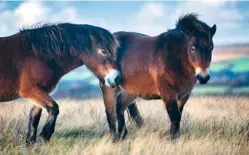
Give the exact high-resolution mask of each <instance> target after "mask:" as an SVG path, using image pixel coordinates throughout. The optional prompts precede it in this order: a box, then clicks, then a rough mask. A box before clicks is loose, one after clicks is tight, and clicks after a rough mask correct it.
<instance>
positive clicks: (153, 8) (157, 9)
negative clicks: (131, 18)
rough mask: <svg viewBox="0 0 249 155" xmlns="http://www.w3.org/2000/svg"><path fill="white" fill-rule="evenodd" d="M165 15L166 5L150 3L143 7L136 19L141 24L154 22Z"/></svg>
mask: <svg viewBox="0 0 249 155" xmlns="http://www.w3.org/2000/svg"><path fill="white" fill-rule="evenodd" d="M163 15H164V5H163V4H162V3H153V2H148V3H145V4H144V5H142V6H141V8H140V9H139V11H138V12H137V14H136V18H137V19H138V20H139V21H141V22H152V21H154V20H156V19H158V18H162V17H163Z"/></svg>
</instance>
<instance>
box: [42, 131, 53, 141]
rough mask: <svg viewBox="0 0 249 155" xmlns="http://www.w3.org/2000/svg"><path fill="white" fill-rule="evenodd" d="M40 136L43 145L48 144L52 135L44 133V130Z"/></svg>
mask: <svg viewBox="0 0 249 155" xmlns="http://www.w3.org/2000/svg"><path fill="white" fill-rule="evenodd" d="M40 136H41V137H42V139H43V140H44V142H45V143H47V142H49V140H50V138H51V136H52V134H51V132H46V131H45V130H43V131H42V132H41V134H40Z"/></svg>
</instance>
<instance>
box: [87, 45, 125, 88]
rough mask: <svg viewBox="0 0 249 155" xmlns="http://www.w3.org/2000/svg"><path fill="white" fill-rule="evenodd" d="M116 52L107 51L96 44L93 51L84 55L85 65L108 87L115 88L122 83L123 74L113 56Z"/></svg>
mask: <svg viewBox="0 0 249 155" xmlns="http://www.w3.org/2000/svg"><path fill="white" fill-rule="evenodd" d="M115 50H116V47H113V49H112V50H110V49H106V48H105V47H103V46H102V45H101V44H94V46H93V48H92V51H91V52H89V53H82V60H83V62H84V63H85V65H86V66H87V67H88V68H89V69H90V70H91V71H92V72H93V73H94V74H95V75H96V76H97V77H98V79H99V80H100V81H101V82H102V84H105V85H106V86H108V87H112V88H113V87H115V86H118V85H119V84H120V83H121V74H120V72H119V70H118V69H117V65H116V63H115V57H114V55H113V54H112V52H113V51H115Z"/></svg>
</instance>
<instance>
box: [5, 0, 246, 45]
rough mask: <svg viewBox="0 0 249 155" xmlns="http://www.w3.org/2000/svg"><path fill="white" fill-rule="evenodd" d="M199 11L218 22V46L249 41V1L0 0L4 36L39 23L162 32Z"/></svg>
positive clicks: (150, 33)
mask: <svg viewBox="0 0 249 155" xmlns="http://www.w3.org/2000/svg"><path fill="white" fill-rule="evenodd" d="M191 12H195V13H198V14H199V15H200V17H199V18H200V19H201V20H203V21H204V22H206V23H207V24H208V25H210V26H212V25H213V24H216V25H217V34H216V35H215V38H214V43H215V44H216V45H222V44H233V43H249V2H245V1H244V2H232V1H204V0H201V1H197V2H193V1H192V2H190V1H185V2H179V1H178V2H163V1H158V2H147V1H145V2H131V1H129V2H113V1H112V2H34V1H25V2H0V36H7V35H11V34H14V33H16V32H17V31H18V29H19V28H21V27H22V26H28V25H32V24H35V23H38V22H73V23H82V24H83V23H87V24H92V25H96V26H101V27H103V28H106V29H108V30H110V31H111V32H115V31H135V32H140V33H145V34H148V35H158V34H160V33H162V32H165V31H166V30H167V29H171V28H174V25H175V22H176V20H177V19H178V18H179V16H181V15H182V14H185V13H191Z"/></svg>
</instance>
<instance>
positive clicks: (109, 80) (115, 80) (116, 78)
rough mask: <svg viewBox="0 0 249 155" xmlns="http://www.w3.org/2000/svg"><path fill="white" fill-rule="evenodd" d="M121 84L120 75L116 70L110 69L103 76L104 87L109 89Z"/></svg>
mask: <svg viewBox="0 0 249 155" xmlns="http://www.w3.org/2000/svg"><path fill="white" fill-rule="evenodd" d="M120 83H121V74H120V72H119V71H118V70H116V69H112V70H110V71H109V72H108V73H107V75H106V76H105V85H106V86H108V87H111V88H114V87H116V86H118V85H119V84H120Z"/></svg>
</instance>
